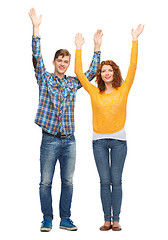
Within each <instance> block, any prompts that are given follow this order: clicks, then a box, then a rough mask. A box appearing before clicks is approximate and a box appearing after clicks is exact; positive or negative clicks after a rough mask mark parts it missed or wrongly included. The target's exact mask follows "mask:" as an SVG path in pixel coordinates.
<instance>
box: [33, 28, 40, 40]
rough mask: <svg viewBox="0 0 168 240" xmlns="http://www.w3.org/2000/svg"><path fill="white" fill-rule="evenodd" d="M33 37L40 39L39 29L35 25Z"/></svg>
mask: <svg viewBox="0 0 168 240" xmlns="http://www.w3.org/2000/svg"><path fill="white" fill-rule="evenodd" d="M33 35H34V36H35V37H39V27H36V26H34V25H33Z"/></svg>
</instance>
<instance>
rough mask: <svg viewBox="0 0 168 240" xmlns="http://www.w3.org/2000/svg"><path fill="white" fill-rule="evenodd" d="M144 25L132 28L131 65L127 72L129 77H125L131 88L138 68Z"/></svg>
mask: <svg viewBox="0 0 168 240" xmlns="http://www.w3.org/2000/svg"><path fill="white" fill-rule="evenodd" d="M143 29H144V26H141V24H140V25H138V27H137V28H136V29H135V30H134V29H132V31H131V34H132V49H131V58H130V66H129V69H128V72H127V77H126V79H125V81H124V82H125V84H127V85H128V89H130V88H131V86H132V83H133V81H134V77H135V72H136V68H137V58H138V37H139V35H140V34H141V33H142V32H143Z"/></svg>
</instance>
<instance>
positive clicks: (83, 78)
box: [75, 50, 92, 93]
mask: <svg viewBox="0 0 168 240" xmlns="http://www.w3.org/2000/svg"><path fill="white" fill-rule="evenodd" d="M81 53H82V50H76V53H75V74H76V76H77V78H78V79H79V81H80V83H81V85H82V86H83V87H84V89H85V90H86V91H87V92H88V93H89V92H90V88H91V86H92V84H91V83H90V82H89V80H88V78H87V77H86V75H85V74H84V73H83V69H82V58H81Z"/></svg>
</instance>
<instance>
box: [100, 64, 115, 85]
mask: <svg viewBox="0 0 168 240" xmlns="http://www.w3.org/2000/svg"><path fill="white" fill-rule="evenodd" d="M101 78H102V80H103V81H104V82H105V83H111V82H112V81H113V69H112V66H110V65H103V67H102V69H101Z"/></svg>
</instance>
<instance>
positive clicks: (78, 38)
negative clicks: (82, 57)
mask: <svg viewBox="0 0 168 240" xmlns="http://www.w3.org/2000/svg"><path fill="white" fill-rule="evenodd" d="M84 42H85V39H84V38H83V36H82V34H81V33H77V34H76V36H75V44H76V49H82V45H83V44H84Z"/></svg>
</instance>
